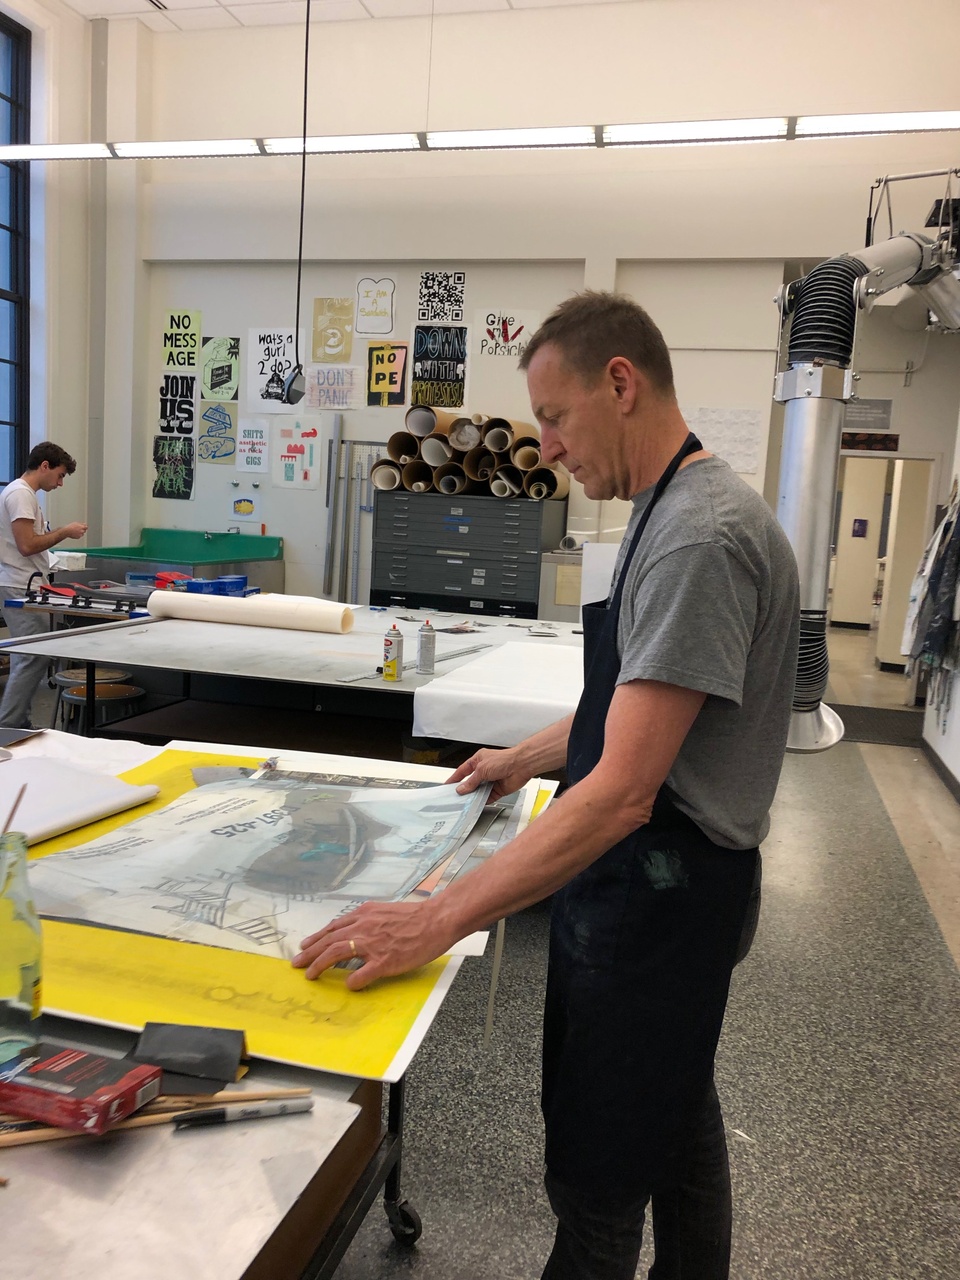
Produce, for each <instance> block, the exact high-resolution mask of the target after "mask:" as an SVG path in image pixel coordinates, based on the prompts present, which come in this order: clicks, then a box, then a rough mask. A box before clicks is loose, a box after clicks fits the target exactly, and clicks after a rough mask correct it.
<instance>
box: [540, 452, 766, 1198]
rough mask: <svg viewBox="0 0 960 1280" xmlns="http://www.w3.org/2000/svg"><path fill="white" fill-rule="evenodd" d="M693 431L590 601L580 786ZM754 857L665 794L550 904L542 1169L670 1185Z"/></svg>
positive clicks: (647, 1188) (572, 779) (600, 1186)
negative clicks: (639, 555) (608, 585)
mask: <svg viewBox="0 0 960 1280" xmlns="http://www.w3.org/2000/svg"><path fill="white" fill-rule="evenodd" d="M701 448H702V445H701V444H700V442H699V440H697V438H696V437H695V436H694V435H692V434H691V435H689V436H688V437H687V440H686V443H685V444H684V446H683V448H682V449H681V450H680V452H679V453H678V454H677V455H676V456H675V457H674V458H673V459H672V461H671V462H670V464H669V466H668V467H667V469H666V471H665V472H664V474H663V475H662V476H661V478H660V480H659V481H658V483H657V485H656V487H655V489H654V492H653V496H652V497H651V499H650V502H649V504H648V505H647V508H646V510H645V511H644V513H643V515H642V516H641V518H640V522H639V524H638V526H637V529H636V532H635V533H634V536H633V539H632V541H631V543H630V547H629V550H628V552H627V556H626V558H625V560H624V562H623V567H622V569H621V572H620V575H619V578H618V581H617V585H616V588H615V590H614V592H613V595H612V597H611V599H610V601H609V603H608V602H606V601H599V602H597V603H595V604H588V605H584V607H583V629H584V636H583V639H584V688H583V695H582V697H581V699H580V704H579V706H578V708H577V713H576V715H575V717H574V721H573V726H572V728H571V731H570V739H569V744H568V752H567V777H568V781H569V783H570V785H571V786H572V785H574V784H575V783H577V782H579V781H580V780H581V779H582V778H584V777H586V775H587V774H588V773H590V771H591V770H592V769H593V768H594V767H595V766H596V764H597V763H598V761H599V760H600V757H601V755H602V753H603V743H604V723H605V720H606V715H607V710H608V708H609V706H610V701H611V699H612V697H613V694H614V691H615V689H616V685H617V679H618V676H619V674H620V659H619V656H618V653H617V626H618V622H619V618H620V605H621V600H622V597H623V585H624V582H625V581H626V578H627V572H628V568H629V564H630V562H631V560H632V558H633V556H634V554H635V553H636V550H637V546H638V544H639V542H640V539H641V537H642V536H643V532H644V529H645V528H646V526H647V522H648V521H649V519H650V516H651V513H652V512H653V510H654V507H655V506H656V504H657V502H658V501H659V499H660V497H661V495H662V494H663V492H664V490H665V489H666V487H667V485H668V484H669V483H670V481H671V479H672V478H673V476H674V475H675V474H676V471H677V469H678V467H679V466H680V463H681V462H682V461H683V459H684V458H686V457H687V456H688V455H689V454H691V453H695V452H697V451H699V450H700V449H701ZM758 858H759V854H758V851H757V850H756V849H750V850H746V851H738V850H731V849H723V848H720V847H719V846H718V845H715V844H713V842H712V841H710V840H709V839H708V838H707V836H705V835H704V834H703V832H702V831H701V830H700V828H699V827H698V826H697V825H696V823H694V822H693V821H692V819H690V818H689V817H687V816H686V815H685V814H684V813H682V812H681V811H680V809H679V808H677V806H676V805H675V804H674V802H673V799H672V798H671V795H670V792H669V789H668V788H667V787H666V786H663V787H661V789H660V791H659V792H658V794H657V797H656V800H655V803H654V806H653V812H652V815H651V819H650V821H649V822H648V823H647V824H645V825H644V826H643V827H640V828H639V829H638V830H636V831H634V832H632V833H631V834H630V835H629V836H627V837H626V838H625V839H623V840H621V841H620V842H619V843H618V844H616V845H614V846H613V848H611V849H609V850H607V852H606V853H604V854H602V855H601V857H599V858H598V859H597V860H596V861H595V862H594V863H592V864H591V865H590V866H589V867H587V868H586V869H585V870H584V871H582V872H580V874H579V875H577V876H575V877H574V879H573V880H571V881H570V883H569V884H567V885H565V886H564V887H563V888H562V889H560V890H559V891H558V892H557V893H556V894H555V895H554V899H553V908H552V917H551V929H550V966H549V972H548V979H547V995H546V1004H545V1011H544V1039H543V1087H542V1098H541V1102H542V1108H543V1115H544V1123H545V1127H546V1163H547V1169H548V1170H549V1172H550V1174H551V1175H552V1176H553V1177H554V1178H557V1179H559V1180H560V1181H561V1182H563V1183H564V1184H565V1185H566V1186H568V1187H571V1188H579V1189H580V1190H582V1191H583V1192H584V1193H587V1194H591V1193H596V1194H598V1195H602V1196H603V1197H604V1198H605V1199H606V1200H607V1201H608V1202H612V1203H615V1202H616V1201H617V1200H620V1199H622V1200H623V1201H625V1202H626V1201H634V1200H635V1199H636V1198H638V1197H641V1196H643V1195H648V1194H650V1193H651V1192H652V1191H653V1190H655V1189H656V1188H657V1187H665V1186H669V1185H670V1181H671V1178H672V1177H673V1176H674V1175H675V1173H676V1171H677V1167H678V1162H679V1159H680V1153H681V1151H682V1148H683V1145H684V1143H685V1140H686V1137H687V1131H688V1122H687V1117H688V1116H690V1115H692V1114H694V1113H695V1112H696V1111H697V1110H698V1108H699V1106H700V1104H701V1102H702V1100H703V1098H704V1096H705V1094H706V1091H707V1090H708V1089H709V1088H710V1085H711V1080H712V1071H713V1059H714V1054H715V1052H716V1046H717V1040H718V1038H719V1035H720V1028H721V1024H722V1022H723V1013H724V1008H725V1006H726V998H727V990H728V987H729V982H730V972H731V969H732V968H733V964H734V961H735V959H736V953H737V946H738V943H739V941H740V936H741V931H742V929H743V923H744V918H745V915H746V911H747V905H748V901H749V898H750V892H751V888H752V887H753V884H754V875H755V872H756V870H757V866H758Z"/></svg>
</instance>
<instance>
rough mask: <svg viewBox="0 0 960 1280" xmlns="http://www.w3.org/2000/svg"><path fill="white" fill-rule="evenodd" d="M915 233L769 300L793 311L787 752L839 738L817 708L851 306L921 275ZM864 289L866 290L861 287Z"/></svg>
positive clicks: (921, 241)
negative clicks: (792, 571) (793, 582)
mask: <svg viewBox="0 0 960 1280" xmlns="http://www.w3.org/2000/svg"><path fill="white" fill-rule="evenodd" d="M930 244H931V242H930V241H927V240H926V239H925V238H924V237H922V236H906V235H904V236H895V237H893V238H892V239H891V240H887V241H885V242H884V243H883V244H880V245H876V246H873V247H871V248H869V249H865V250H863V251H862V252H861V253H857V254H855V255H854V254H842V255H840V256H839V257H837V258H831V259H829V260H828V261H827V262H823V263H821V264H820V265H819V266H817V267H814V269H813V270H812V271H811V272H810V274H809V275H807V276H805V277H804V278H803V279H802V280H799V281H796V282H795V283H794V284H791V285H789V286H787V287H786V288H785V289H784V290H783V291H782V292H781V295H780V298H779V299H778V301H779V303H780V310H781V315H782V316H783V317H784V320H786V318H787V317H788V316H789V317H792V320H791V324H790V337H789V345H788V350H787V366H788V367H787V368H786V369H785V370H784V371H783V372H782V373H778V374H777V384H776V392H775V399H776V400H778V401H780V402H782V403H784V404H785V406H786V408H785V412H784V429H783V452H782V455H781V461H780V485H779V490H778V497H777V518H778V520H779V521H780V524H781V525H782V526H783V528H784V530H785V531H786V534H787V536H788V538H789V539H790V542H791V544H792V546H793V550H794V554H795V555H796V557H797V565H798V567H799V570H800V652H799V660H798V669H797V683H796V688H795V692H794V702H793V715H792V717H791V721H790V732H789V735H788V738H787V749H788V750H789V751H823V750H826V748H827V747H832V746H833V745H834V744H835V743H837V742H839V741H840V739H841V738H842V737H843V722H842V721H841V719H840V717H839V716H838V715H837V713H836V712H835V711H833V710H832V709H831V708H830V707H827V706H825V705H824V704H823V702H822V699H823V695H824V694H825V692H826V688H827V678H828V675H829V671H830V663H829V658H828V656H827V590H828V579H829V572H830V544H831V539H832V536H833V520H834V503H835V501H836V492H837V471H838V468H839V464H840V433H841V429H842V423H843V404H844V401H846V400H849V399H850V398H851V396H852V395H853V390H852V388H853V374H852V373H851V372H850V361H851V359H852V356H853V345H854V338H855V334H856V321H857V310H858V306H868V305H871V301H872V300H871V301H867V298H868V295H872V294H879V293H885V292H886V291H887V290H888V289H892V288H894V287H895V286H896V285H899V284H903V283H906V282H909V281H911V280H913V279H914V277H916V276H917V275H918V273H920V272H921V267H922V266H923V265H924V259H925V248H926V246H929V245H930ZM868 286H869V287H868Z"/></svg>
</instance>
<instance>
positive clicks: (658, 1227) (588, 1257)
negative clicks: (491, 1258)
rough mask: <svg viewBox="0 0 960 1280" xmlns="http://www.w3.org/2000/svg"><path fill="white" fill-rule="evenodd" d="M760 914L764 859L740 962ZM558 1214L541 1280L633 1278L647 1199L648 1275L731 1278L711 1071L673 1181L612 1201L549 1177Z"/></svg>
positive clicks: (722, 1147)
mask: <svg viewBox="0 0 960 1280" xmlns="http://www.w3.org/2000/svg"><path fill="white" fill-rule="evenodd" d="M759 912H760V860H759V858H758V859H757V864H756V878H755V881H754V885H753V889H752V891H751V895H750V900H749V904H748V908H747V913H746V917H745V920H744V923H743V929H742V933H741V936H740V942H739V946H738V948H737V952H736V956H735V962H736V963H739V961H740V960H742V959H743V957H744V956H745V955H746V954H747V952H748V951H749V950H750V946H751V944H752V942H753V938H754V934H755V933H756V928H757V920H758V917H759ZM546 1188H547V1194H548V1196H549V1198H550V1204H551V1207H552V1209H553V1211H554V1213H555V1214H556V1217H557V1232H556V1239H555V1241H554V1247H553V1251H552V1253H551V1255H550V1258H549V1260H548V1262H547V1265H546V1268H545V1270H544V1272H543V1278H542V1280H634V1276H635V1275H636V1269H637V1263H638V1260H639V1257H640V1248H641V1244H642V1241H643V1226H644V1217H645V1212H646V1207H647V1204H648V1203H650V1202H651V1201H652V1208H653V1234H654V1244H655V1255H656V1260H655V1262H654V1265H653V1267H652V1268H651V1270H650V1272H649V1280H727V1277H728V1276H729V1273H730V1239H731V1227H732V1216H733V1214H732V1201H731V1194H730V1169H729V1163H728V1159H727V1145H726V1137H725V1134H724V1128H723V1116H722V1114H721V1111H720V1102H719V1099H718V1098H717V1092H716V1088H715V1086H714V1083H713V1079H712V1077H711V1079H710V1081H709V1085H708V1087H707V1089H706V1091H705V1093H704V1095H703V1097H702V1100H701V1101H700V1103H699V1105H697V1106H694V1107H692V1108H691V1111H690V1113H689V1115H688V1117H687V1125H686V1128H685V1133H684V1138H683V1141H682V1143H681V1152H680V1158H679V1161H678V1162H677V1164H676V1167H675V1172H674V1174H673V1176H672V1177H671V1179H670V1181H669V1182H668V1183H667V1184H665V1185H660V1186H653V1185H652V1186H650V1187H649V1189H644V1190H641V1191H639V1192H638V1193H637V1194H636V1195H635V1196H634V1197H633V1198H632V1199H631V1200H629V1201H627V1202H622V1201H621V1202H618V1203H616V1204H615V1205H611V1203H610V1198H609V1197H608V1196H603V1195H592V1194H590V1191H589V1190H588V1189H587V1188H584V1187H573V1186H571V1185H569V1184H566V1183H563V1182H561V1181H559V1180H558V1179H557V1178H556V1177H554V1176H552V1175H551V1173H550V1172H549V1170H548V1172H547V1175H546Z"/></svg>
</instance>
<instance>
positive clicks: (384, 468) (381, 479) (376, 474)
mask: <svg viewBox="0 0 960 1280" xmlns="http://www.w3.org/2000/svg"><path fill="white" fill-rule="evenodd" d="M370 480H371V483H372V484H373V487H374V488H375V489H397V488H399V487H400V466H399V464H398V463H396V462H388V461H387V459H386V458H381V459H379V461H377V462H375V463H374V464H373V466H372V467H371V468H370Z"/></svg>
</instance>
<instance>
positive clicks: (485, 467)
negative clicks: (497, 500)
mask: <svg viewBox="0 0 960 1280" xmlns="http://www.w3.org/2000/svg"><path fill="white" fill-rule="evenodd" d="M463 469H464V471H465V472H466V473H467V476H468V477H469V478H470V479H471V480H489V479H490V477H491V476H492V475H493V473H494V471H495V470H496V469H497V459H496V455H495V454H493V453H491V452H490V450H489V449H485V448H484V447H483V445H482V444H479V445H477V447H476V449H471V450H470V452H469V453H468V454H467V456H466V457H465V458H464V460H463Z"/></svg>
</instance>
